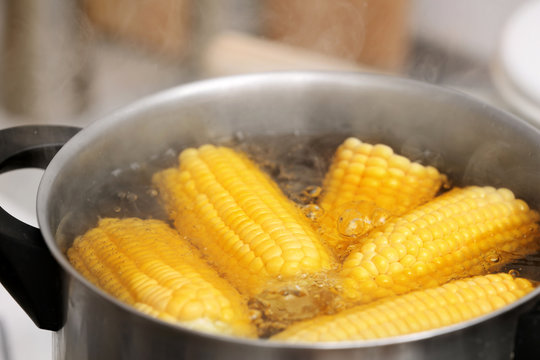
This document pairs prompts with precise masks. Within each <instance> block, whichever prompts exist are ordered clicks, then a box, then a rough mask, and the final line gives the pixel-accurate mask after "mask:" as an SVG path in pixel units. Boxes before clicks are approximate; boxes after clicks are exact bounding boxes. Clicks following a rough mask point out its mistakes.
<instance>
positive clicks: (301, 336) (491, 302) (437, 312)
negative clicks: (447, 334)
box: [272, 273, 533, 342]
mask: <svg viewBox="0 0 540 360" xmlns="http://www.w3.org/2000/svg"><path fill="white" fill-rule="evenodd" d="M532 290H533V285H532V284H531V282H530V281H528V280H526V279H522V278H513V277H512V276H510V275H508V274H504V273H500V274H490V275H484V276H476V277H471V278H467V279H463V280H457V281H453V282H450V283H447V284H445V285H442V286H440V287H436V288H431V289H427V290H419V291H414V292H411V293H408V294H405V295H401V296H398V297H392V298H387V299H382V300H380V301H377V302H374V303H371V304H367V305H360V306H358V307H355V308H351V309H348V310H345V311H343V312H341V313H338V314H337V315H329V316H321V317H318V318H314V319H311V320H308V321H305V322H301V323H297V324H294V325H292V326H290V327H289V328H288V329H286V330H285V331H283V332H281V333H279V334H277V335H275V336H274V337H273V338H272V339H274V340H285V341H290V342H317V341H344V340H367V339H377V338H383V337H391V336H397V335H405V334H409V333H413V332H418V331H425V330H432V329H436V328H440V327H443V326H448V325H452V324H456V323H458V322H461V321H466V320H470V319H473V318H475V317H478V316H481V315H485V314H487V313H489V312H491V311H494V310H496V309H499V308H501V307H503V306H505V305H508V304H510V303H512V302H513V301H515V300H517V299H519V298H520V297H522V296H524V295H525V294H527V293H529V292H530V291H532Z"/></svg>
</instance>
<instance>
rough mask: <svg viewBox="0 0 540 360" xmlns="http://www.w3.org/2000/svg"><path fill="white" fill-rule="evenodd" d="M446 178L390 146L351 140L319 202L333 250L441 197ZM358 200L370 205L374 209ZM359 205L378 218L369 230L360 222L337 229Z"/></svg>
mask: <svg viewBox="0 0 540 360" xmlns="http://www.w3.org/2000/svg"><path fill="white" fill-rule="evenodd" d="M445 179H446V178H445V176H443V175H441V174H440V173H439V172H438V171H437V169H435V168H434V167H432V166H422V165H420V164H418V163H413V162H411V161H409V160H408V159H407V158H405V157H403V156H400V155H397V154H394V152H393V151H392V149H391V148H390V147H388V146H386V145H381V144H378V145H370V144H366V143H363V142H361V141H360V140H358V139H356V138H353V137H351V138H348V139H347V140H345V141H344V142H343V143H342V144H341V145H340V146H339V148H338V149H337V151H336V154H335V155H334V159H333V161H332V163H331V165H330V169H329V171H328V173H327V174H326V176H325V179H324V181H323V193H322V196H321V198H320V200H319V202H318V203H319V206H320V207H321V208H322V209H323V210H324V214H325V215H324V217H323V218H322V219H321V221H320V226H321V231H322V232H323V234H324V235H325V239H326V241H327V242H328V243H329V244H330V245H331V246H332V247H333V248H336V247H337V248H338V250H339V248H341V249H343V248H345V247H346V245H347V243H348V242H350V240H351V239H347V238H346V237H343V236H342V235H345V236H349V235H362V233H363V232H367V231H368V230H369V229H370V228H371V227H372V225H377V222H381V223H382V222H384V220H385V218H386V217H388V215H401V214H403V213H405V212H407V211H409V210H411V209H413V208H415V207H417V206H418V205H420V204H422V203H425V202H426V201H428V200H430V199H431V198H433V197H434V196H435V194H436V193H437V191H438V190H439V188H440V186H441V184H442V183H443V182H444V181H445ZM358 202H367V203H368V204H371V207H372V209H366V204H360V205H358ZM358 206H360V207H361V209H358V210H359V212H361V213H365V211H366V210H369V212H373V211H374V214H373V215H370V214H368V217H371V218H372V219H371V220H369V221H367V222H366V224H367V225H368V226H364V228H365V229H359V228H358V224H355V228H354V229H352V231H351V229H348V228H347V225H346V224H345V229H342V230H341V231H336V228H339V224H338V221H339V217H340V216H341V214H342V213H343V211H345V210H347V209H353V210H354V209H355V208H358ZM381 209H382V211H381ZM384 211H386V212H387V214H385V213H384ZM381 216H382V217H383V218H382V219H381V218H380V217H381ZM368 223H369V224H368ZM366 224H364V225H366ZM348 232H350V233H348ZM340 235H341V236H340ZM340 243H343V244H341V245H340Z"/></svg>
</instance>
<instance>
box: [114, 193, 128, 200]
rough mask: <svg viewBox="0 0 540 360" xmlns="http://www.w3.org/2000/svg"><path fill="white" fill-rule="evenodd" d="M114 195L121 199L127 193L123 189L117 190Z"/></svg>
mask: <svg viewBox="0 0 540 360" xmlns="http://www.w3.org/2000/svg"><path fill="white" fill-rule="evenodd" d="M116 196H118V198H119V199H121V200H123V199H125V198H126V196H127V194H126V193H125V192H124V191H119V192H118V193H117V194H116Z"/></svg>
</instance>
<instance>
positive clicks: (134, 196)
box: [126, 192, 139, 202]
mask: <svg viewBox="0 0 540 360" xmlns="http://www.w3.org/2000/svg"><path fill="white" fill-rule="evenodd" d="M138 198H139V197H138V196H137V194H135V193H132V192H128V193H127V196H126V199H127V200H128V201H131V202H135V201H137V199H138Z"/></svg>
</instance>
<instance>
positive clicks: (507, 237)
mask: <svg viewBox="0 0 540 360" xmlns="http://www.w3.org/2000/svg"><path fill="white" fill-rule="evenodd" d="M538 220H539V214H538V213H537V212H536V211H533V210H530V209H529V207H528V206H527V204H526V203H525V202H523V201H522V200H518V199H515V198H514V194H513V193H512V192H511V191H510V190H507V189H498V190H497V189H494V188H492V187H476V186H471V187H467V188H454V189H453V190H451V191H449V192H447V193H445V194H443V195H441V196H439V197H437V198H435V199H434V200H432V201H430V202H428V203H427V204H424V205H422V206H420V207H418V208H416V209H415V210H413V211H411V212H409V213H407V214H406V215H404V216H401V217H396V218H393V219H391V220H389V221H388V222H387V223H386V224H385V225H384V226H382V227H380V228H378V229H375V230H373V231H372V232H370V233H369V234H368V236H366V238H365V239H362V241H361V243H358V244H357V245H354V246H353V247H352V248H353V249H352V251H351V253H350V254H349V255H348V257H347V258H346V259H345V261H344V263H343V267H342V270H341V276H342V277H343V292H344V294H345V297H347V298H349V299H353V300H355V301H359V302H367V301H371V300H373V299H377V298H381V297H383V296H388V295H393V294H402V293H405V292H408V291H409V290H412V289H417V288H423V287H426V286H429V287H433V286H437V285H440V284H442V283H445V282H446V281H448V280H451V279H455V278H458V277H464V276H472V275H479V274H483V273H485V272H486V271H488V270H493V268H494V267H496V266H501V265H502V264H503V263H504V262H506V261H508V260H510V259H511V257H512V255H513V256H516V255H524V254H525V253H527V252H533V251H535V250H537V248H538V245H539V242H538V224H537V221H538ZM518 250H519V251H520V252H521V253H520V254H517V252H518Z"/></svg>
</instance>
